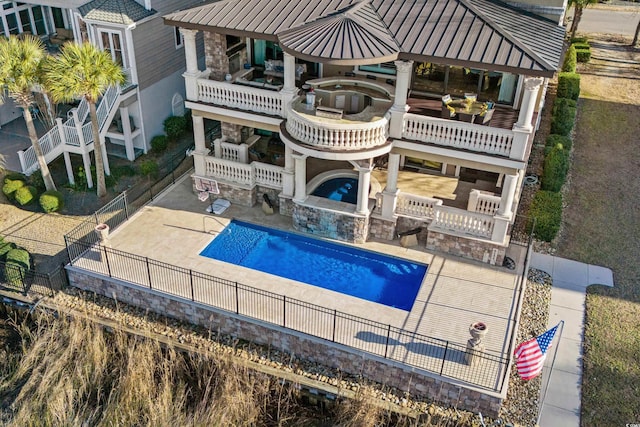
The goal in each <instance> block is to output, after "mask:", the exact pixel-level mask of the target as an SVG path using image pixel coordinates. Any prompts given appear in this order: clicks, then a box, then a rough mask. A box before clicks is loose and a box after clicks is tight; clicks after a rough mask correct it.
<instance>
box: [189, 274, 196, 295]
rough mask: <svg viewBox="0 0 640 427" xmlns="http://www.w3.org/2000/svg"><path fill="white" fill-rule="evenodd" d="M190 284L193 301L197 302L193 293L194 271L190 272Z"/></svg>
mask: <svg viewBox="0 0 640 427" xmlns="http://www.w3.org/2000/svg"><path fill="white" fill-rule="evenodd" d="M189 282H190V283H191V301H195V300H196V299H195V297H194V293H193V270H189Z"/></svg>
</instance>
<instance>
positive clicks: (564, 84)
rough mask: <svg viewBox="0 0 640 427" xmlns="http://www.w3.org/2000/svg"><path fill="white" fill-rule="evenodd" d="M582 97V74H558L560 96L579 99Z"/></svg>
mask: <svg viewBox="0 0 640 427" xmlns="http://www.w3.org/2000/svg"><path fill="white" fill-rule="evenodd" d="M579 97H580V74H577V73H560V74H558V98H569V99H573V100H574V101H577V100H578V98H579Z"/></svg>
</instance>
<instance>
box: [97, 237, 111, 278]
mask: <svg viewBox="0 0 640 427" xmlns="http://www.w3.org/2000/svg"><path fill="white" fill-rule="evenodd" d="M99 247H101V248H102V249H104V259H105V261H107V272H108V273H109V277H111V265H110V264H109V257H108V256H107V247H106V246H102V245H100V246H99Z"/></svg>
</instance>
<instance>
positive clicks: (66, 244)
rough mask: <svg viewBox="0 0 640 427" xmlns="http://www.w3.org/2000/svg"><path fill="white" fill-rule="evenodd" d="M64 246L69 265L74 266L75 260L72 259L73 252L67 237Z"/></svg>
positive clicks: (65, 236)
mask: <svg viewBox="0 0 640 427" xmlns="http://www.w3.org/2000/svg"><path fill="white" fill-rule="evenodd" d="M64 246H65V247H66V248H67V256H68V257H69V264H71V265H73V258H71V251H70V249H69V240H67V235H66V234H65V235H64Z"/></svg>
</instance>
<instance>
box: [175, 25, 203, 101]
mask: <svg viewBox="0 0 640 427" xmlns="http://www.w3.org/2000/svg"><path fill="white" fill-rule="evenodd" d="M197 33H198V31H196V30H188V29H186V28H180V34H182V38H183V39H184V55H185V59H186V63H187V70H186V71H185V72H184V74H182V76H183V77H184V82H185V88H186V93H187V99H189V100H191V101H197V100H198V85H197V80H198V75H199V74H200V71H199V70H198V52H197V50H196V34H197Z"/></svg>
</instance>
